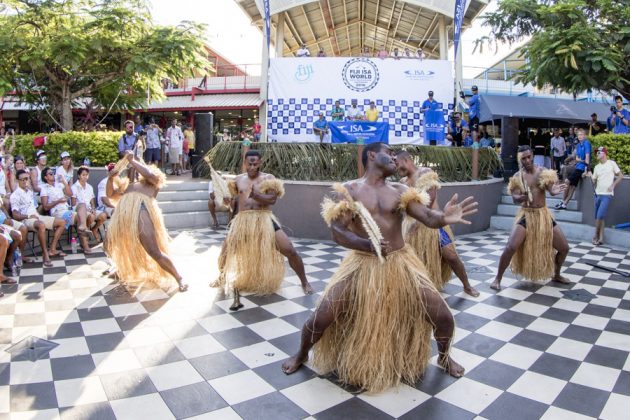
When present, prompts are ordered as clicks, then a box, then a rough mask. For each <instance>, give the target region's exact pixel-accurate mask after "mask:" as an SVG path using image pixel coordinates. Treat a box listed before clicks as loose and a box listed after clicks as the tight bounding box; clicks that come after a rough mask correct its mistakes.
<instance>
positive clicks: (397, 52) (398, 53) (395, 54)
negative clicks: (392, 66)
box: [392, 47, 402, 60]
mask: <svg viewBox="0 0 630 420" xmlns="http://www.w3.org/2000/svg"><path fill="white" fill-rule="evenodd" d="M392 57H394V59H395V60H400V59H401V58H402V56H401V55H400V51H399V50H398V47H396V48H394V51H393V52H392Z"/></svg>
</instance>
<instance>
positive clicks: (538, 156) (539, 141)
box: [532, 128, 551, 168]
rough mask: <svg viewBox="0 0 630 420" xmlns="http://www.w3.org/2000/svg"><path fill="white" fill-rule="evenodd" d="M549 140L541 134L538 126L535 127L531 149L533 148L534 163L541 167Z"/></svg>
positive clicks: (543, 164) (543, 163)
mask: <svg viewBox="0 0 630 420" xmlns="http://www.w3.org/2000/svg"><path fill="white" fill-rule="evenodd" d="M550 143H551V140H550V139H548V138H547V136H545V134H543V132H542V130H541V129H540V128H538V129H536V135H535V136H534V140H533V142H532V146H533V147H532V149H533V150H534V164H535V165H538V166H540V167H541V168H542V167H544V166H545V156H547V148H548V147H549V145H550Z"/></svg>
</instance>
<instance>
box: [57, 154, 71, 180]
mask: <svg viewBox="0 0 630 420" xmlns="http://www.w3.org/2000/svg"><path fill="white" fill-rule="evenodd" d="M60 157H61V165H59V166H57V168H56V169H55V176H56V177H59V176H63V177H64V179H65V180H66V182H67V183H68V184H71V183H72V179H73V178H74V165H73V163H72V158H71V157H70V153H68V152H62V153H61V156H60Z"/></svg>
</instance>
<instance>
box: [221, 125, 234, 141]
mask: <svg viewBox="0 0 630 420" xmlns="http://www.w3.org/2000/svg"><path fill="white" fill-rule="evenodd" d="M222 138H223V140H222V141H232V136H230V131H229V130H228V129H227V128H224V129H223V137H222Z"/></svg>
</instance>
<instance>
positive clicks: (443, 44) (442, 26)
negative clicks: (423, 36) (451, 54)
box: [438, 15, 448, 60]
mask: <svg viewBox="0 0 630 420" xmlns="http://www.w3.org/2000/svg"><path fill="white" fill-rule="evenodd" d="M438 34H439V36H440V60H448V33H447V32H446V17H445V16H444V15H441V16H440V20H439V21H438Z"/></svg>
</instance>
